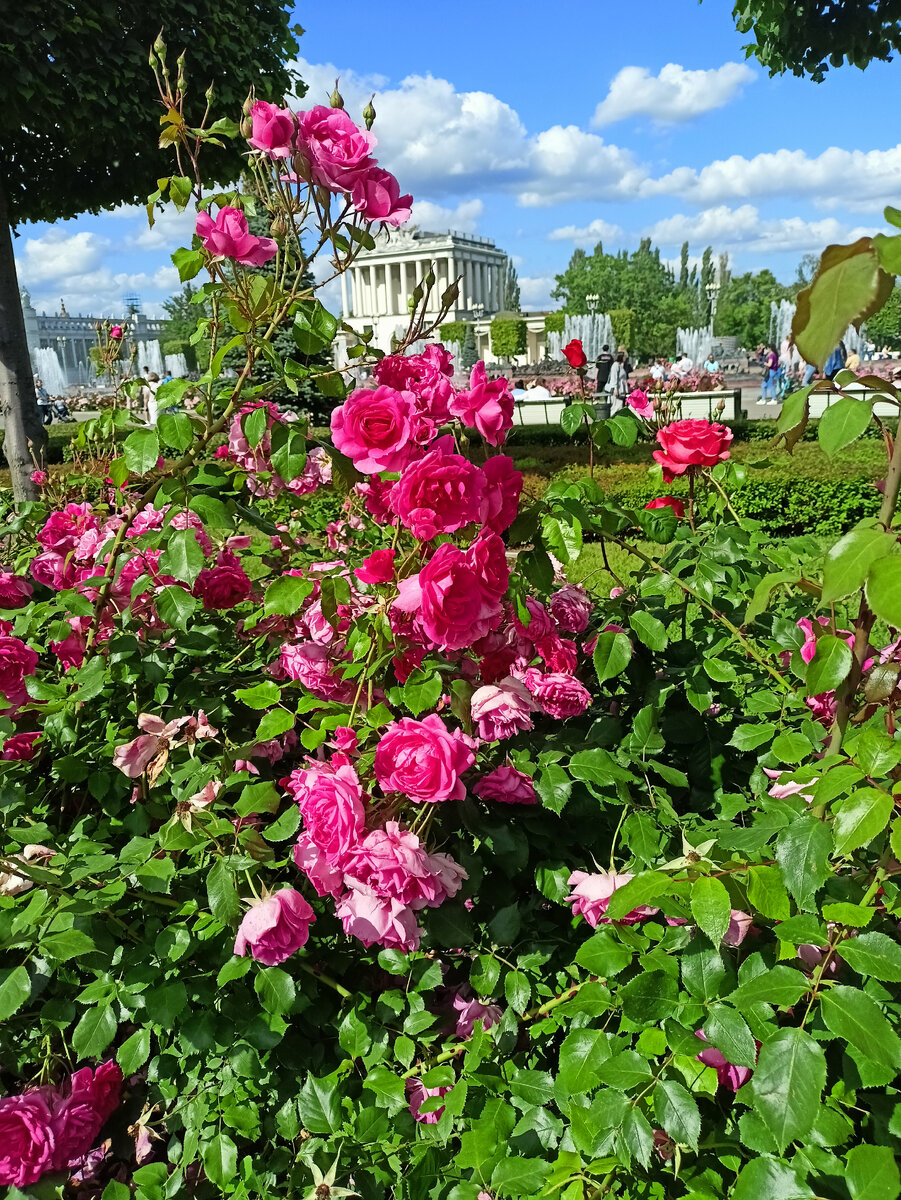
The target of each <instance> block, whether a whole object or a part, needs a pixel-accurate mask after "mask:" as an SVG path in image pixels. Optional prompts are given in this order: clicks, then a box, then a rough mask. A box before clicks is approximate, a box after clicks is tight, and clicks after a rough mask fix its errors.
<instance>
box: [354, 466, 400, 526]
mask: <svg viewBox="0 0 901 1200" xmlns="http://www.w3.org/2000/svg"><path fill="white" fill-rule="evenodd" d="M393 487H394V484H393V483H388V482H387V481H386V480H384V479H379V477H378V476H377V475H374V476H373V477H372V478H371V479H367V480H366V481H365V482H364V483H358V484H355V486H354V491H355V492H356V493H357V495H358V496H362V497H363V503H364V504H365V505H366V511H367V512H368V513H369V515H370V517H372V519H373V521H375V522H376V523H377V524H378V525H396V524H397V518H396V517H395V516H394V514H393V513H392V512H391V489H392V488H393Z"/></svg>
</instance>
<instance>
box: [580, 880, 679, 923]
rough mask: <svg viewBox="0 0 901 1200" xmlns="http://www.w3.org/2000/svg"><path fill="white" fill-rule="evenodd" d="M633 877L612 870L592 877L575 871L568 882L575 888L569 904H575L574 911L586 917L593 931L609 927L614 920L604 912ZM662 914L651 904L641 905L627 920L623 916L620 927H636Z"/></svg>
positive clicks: (626, 916)
mask: <svg viewBox="0 0 901 1200" xmlns="http://www.w3.org/2000/svg"><path fill="white" fill-rule="evenodd" d="M631 878H632V876H631V875H628V874H624V875H617V874H615V873H614V872H612V871H600V872H598V874H596V875H589V874H588V873H587V872H585V871H573V873H572V875H570V877H569V879H568V880H567V883H568V884H569V886H570V887H571V888H572V895H571V896H568V897H567V899H566V903H567V904H571V905H572V906H573V912H574V913H578V914H579V915H580V916H583V917H584V918H585V920H586V921H587V922H588V924H589V925H590V926H591V927H592V928H593V929H596V928H597V926H598V925H609V924H610V923H611V922H610V918H609V917H605V916H604V913H606V911H607V906H608V904H609V903H610V897H611V896H612V895H613V893H614V892H615V891H617V890H618V889H619V888H621V887H624V886H625V885H626V884H627V883H628V882H629V880H630V879H631ZM659 911H660V910H659V909H656V908H650V907H649V906H648V905H647V904H640V905H639V906H638V908H633V909H632V911H631V912H629V913H626V915H625V916H624V917H619V918H618V919H617V921H616V924H618V925H636V924H637V923H638V922H639V921H644V920H646V919H647V918H648V917H653V916H654V914H655V913H657V912H659Z"/></svg>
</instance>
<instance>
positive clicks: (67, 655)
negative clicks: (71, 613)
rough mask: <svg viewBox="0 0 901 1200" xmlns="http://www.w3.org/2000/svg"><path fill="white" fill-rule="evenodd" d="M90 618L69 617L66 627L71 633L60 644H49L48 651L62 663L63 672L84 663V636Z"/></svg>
mask: <svg viewBox="0 0 901 1200" xmlns="http://www.w3.org/2000/svg"><path fill="white" fill-rule="evenodd" d="M90 623H91V618H90V617H69V618H68V625H69V628H70V629H71V630H72V632H71V633H70V634H69V636H68V637H67V638H64V639H63V641H61V642H51V643H50V649H51V650H52V651H53V653H54V654H55V655H56V657H57V658H58V659H59V661H60V662H61V663H62V667H63V670H64V671H68V670H69V668H70V667H74V668H76V669H77V668H78V667H80V666H81V665H82V663H83V662H84V657H85V654H86V652H87V640H86V638H85V634H86V632H87V630H88V629H89V628H90Z"/></svg>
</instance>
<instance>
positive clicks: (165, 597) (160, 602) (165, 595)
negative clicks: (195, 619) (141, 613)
mask: <svg viewBox="0 0 901 1200" xmlns="http://www.w3.org/2000/svg"><path fill="white" fill-rule="evenodd" d="M154 603H155V604H156V610H157V612H158V613H159V615H160V619H161V620H162V621H164V622H165V623H166V624H167V625H171V626H172V628H173V629H187V628H188V621H190V619H191V617H192V616H193V614H194V610H195V609H196V608H197V600H196V599H195V597H194V596H192V595H191V593H190V592H186V591H185V589H184V588H180V587H179V586H178V584H176V583H170V584H168V585H167V586H166V587H164V588H161V589H160V591H159V592H157V594H156V597H155V600H154Z"/></svg>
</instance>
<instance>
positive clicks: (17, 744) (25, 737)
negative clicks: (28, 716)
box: [0, 731, 41, 762]
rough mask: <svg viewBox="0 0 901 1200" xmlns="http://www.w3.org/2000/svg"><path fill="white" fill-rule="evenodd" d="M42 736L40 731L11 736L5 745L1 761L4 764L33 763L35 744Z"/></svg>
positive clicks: (0, 755) (0, 757)
mask: <svg viewBox="0 0 901 1200" xmlns="http://www.w3.org/2000/svg"><path fill="white" fill-rule="evenodd" d="M40 736H41V734H40V731H38V732H36V733H13V734H10V736H9V737H8V738H7V739H6V741H5V742H4V743H3V753H2V754H0V759H2V760H3V761H4V762H31V760H32V759H33V758H34V751H35V742H36V741H37V740H38V738H39V737H40Z"/></svg>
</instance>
